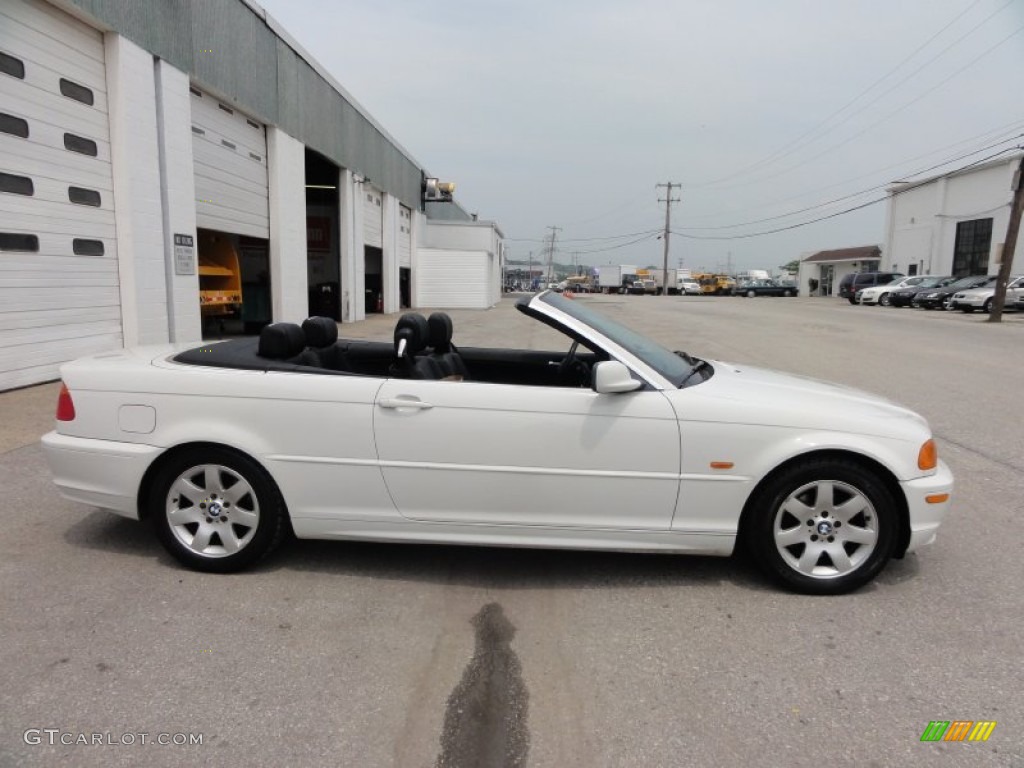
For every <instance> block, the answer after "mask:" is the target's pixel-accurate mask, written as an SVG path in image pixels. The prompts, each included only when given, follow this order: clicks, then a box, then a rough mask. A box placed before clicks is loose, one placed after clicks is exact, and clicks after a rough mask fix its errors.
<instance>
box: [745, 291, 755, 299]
mask: <svg viewBox="0 0 1024 768" xmlns="http://www.w3.org/2000/svg"><path fill="white" fill-rule="evenodd" d="M755 296H757V291H747V298H748V299H752V298H754V297H755Z"/></svg>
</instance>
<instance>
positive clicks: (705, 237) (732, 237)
mask: <svg viewBox="0 0 1024 768" xmlns="http://www.w3.org/2000/svg"><path fill="white" fill-rule="evenodd" d="M1019 148H1020V147H1008V148H1006V149H1003V150H1000V151H999V152H996V153H994V154H991V155H989V156H988V157H983V158H981V159H980V160H976V161H975V162H973V163H970V164H968V165H965V166H964V167H963V168H958V169H956V171H950V173H957V172H959V171H966V170H968V169H969V168H973V167H974V166H976V165H980V164H981V163H984V162H987V161H989V160H991V159H993V158H995V157H998V156H999V155H1004V154H1006V153H1007V152H1012V151H1014V150H1016V149H1019ZM932 181H933V180H932V179H927V180H925V181H921V182H917V183H916V184H908V186H906V187H904V188H903V189H900V190H897V191H895V192H893V193H892V194H891V195H886V196H885V197H878V198H875V199H874V200H869V201H867V202H866V203H861V204H860V205H855V206H853V207H851V208H846V209H845V210H842V211H837V212H835V213H830V214H828V215H826V216H819V217H818V218H816V219H811V220H810V221H804V222H801V223H799V224H790V225H789V226H786V227H778V228H776V229H767V230H764V231H763V232H750V233H747V234H743V235H688V234H686V233H685V232H676V231H674V230H673V234H676V235H679V236H680V237H685V238H686V239H688V240H748V239H750V238H753V237H762V236H764V235H774V234H776V233H778V232H787V231H789V230H791V229H800V228H801V227H806V226H809V225H810V224H816V223H818V222H819V221H826V220H828V219H834V218H836V217H838V216H845V215H846V214H848V213H853V212H854V211H859V210H862V209H864V208H868V207H869V206H872V205H876V204H877V203H881V202H883V201H885V200H888V199H890V198H893V197H897V196H899V195H902V194H905V193H906V192H910V191H911V190H913V189H917V188H918V187H921V186H924V185H925V184H930V183H931V182H932Z"/></svg>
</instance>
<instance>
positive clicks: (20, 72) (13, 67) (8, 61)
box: [0, 51, 25, 80]
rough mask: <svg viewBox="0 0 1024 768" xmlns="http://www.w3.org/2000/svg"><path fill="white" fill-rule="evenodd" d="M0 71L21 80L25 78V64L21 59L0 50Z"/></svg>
mask: <svg viewBox="0 0 1024 768" xmlns="http://www.w3.org/2000/svg"><path fill="white" fill-rule="evenodd" d="M0 72H3V73H4V74H5V75H10V76H11V77H16V78H18V79H19V80H24V79H25V64H24V63H23V62H22V60H21V59H16V58H14V57H13V56H11V55H10V54H7V53H4V52H3V51H0Z"/></svg>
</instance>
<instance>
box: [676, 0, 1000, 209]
mask: <svg viewBox="0 0 1024 768" xmlns="http://www.w3.org/2000/svg"><path fill="white" fill-rule="evenodd" d="M981 2H982V0H974V2H973V3H971V5H969V6H968V7H967V8H965V9H964V10H963V11H961V12H960V13H958V14H957V15H956V16H955V17H953V19H952V20H950V21H949V22H947V23H946V25H945V26H944V27H942V29H940V30H939V31H938V32H936V33H935V34H933V35H932V36H931V37H929V38H928V39H927V40H925V41H924V42H923V43H921V45H919V46H918V47H917V48H915V49H914V50H913V52H911V53H910V55H908V56H907V57H906V58H904V59H903V60H902V61H900V63H899V64H897V65H896V66H895V67H892V68H891V69H890V70H888V71H887V72H886V73H885V74H884V75H882V76H881V77H880V78H878V79H877V80H875V81H874V82H873V83H872V84H871V85H869V86H868V87H867V88H865V89H864V90H862V91H861V92H860V93H858V94H857V95H856V96H854V97H853V98H852V99H850V100H849V101H848V102H846V103H845V104H844V105H843V106H842V107H840V108H839V109H837V110H835V111H834V112H832V113H831V114H829V115H828V117H826V118H824V119H823V120H821V121H820V122H819V123H817V124H816V125H815V126H814V127H812V128H810V129H808V130H807V131H805V132H804V133H802V134H800V135H799V136H797V137H796V138H795V139H793V140H792V141H790V142H789V143H788V144H785V145H783V146H782V147H780V148H779V149H777V150H775V151H774V152H773V153H771V154H770V155H768V156H766V157H764V158H762V159H761V160H759V161H757V162H755V163H753V164H751V165H748V166H745V167H743V168H741V169H740V170H738V171H736V172H734V173H731V174H729V175H728V176H723V177H721V178H719V179H716V180H713V181H708V182H703V183H701V184H697V185H694V186H690V187H687V189H695V188H698V187H699V188H703V187H709V186H714V185H716V184H719V183H721V182H723V181H729V180H731V179H734V178H736V177H738V176H741V175H745V174H746V173H748V172H750V171H752V170H756V169H757V168H761V167H763V166H765V165H768V164H770V163H772V162H774V161H775V160H778V159H781V158H783V157H787V156H789V155H791V154H793V152H795V151H796V150H797V149H799V146H798V145H800V142H801V141H802V140H803V139H805V138H807V137H808V136H811V135H812V134H814V133H815V132H816V131H817V130H818V129H819V128H821V127H823V126H825V125H827V124H828V123H829V122H831V121H832V119H833V118H835V117H838V116H839V115H841V114H842V113H843V112H845V111H846V110H847V109H848V108H849V107H851V106H853V105H854V104H856V103H857V102H858V101H859V100H860V99H861V98H862V97H864V96H866V95H867V94H868V93H870V92H871V91H872V90H873V89H874V88H875V87H876V86H878V85H879V84H881V83H882V82H884V81H885V80H887V79H888V78H889V77H890V76H892V75H893V74H894V73H896V72H897V71H899V69H900V68H901V67H902V66H903V65H904V64H906V63H908V62H909V61H911V60H912V59H913V58H914V57H915V56H917V54H918V53H920V52H921V51H922V50H924V49H925V48H926V47H928V46H929V45H930V44H931V43H932V41H934V40H935V39H936V38H938V37H939V36H940V35H941V34H942V33H943V32H945V31H946V30H947V29H949V28H950V27H951V26H953V25H954V24H955V23H956V22H958V21H959V20H960V19H961V18H963V17H964V16H965V15H966V14H967V13H969V12H970V11H972V10H974V8H975V7H976V6H977V5H978V4H979V3H981ZM1012 2H1013V0H1008V2H1007V3H1006V5H1003V6H1001V7H1000V8H999V9H998V10H997V11H995V12H994V13H992V14H990V15H989V16H987V17H986V18H985V19H984V20H983V21H982V22H981V23H980V24H978V25H976V26H975V27H972V28H971V29H970V30H969V31H968V32H967V33H965V34H964V35H962V36H961V37H959V38H957V39H956V40H955V41H954V42H953V43H952V44H951V45H950V46H947V47H946V48H944V49H943V50H941V51H940V52H939V53H938V54H937V55H936V56H934V57H932V58H931V59H929V61H928V62H926V64H927V63H930V62H932V61H934V60H935V59H936V58H938V57H939V56H941V55H942V54H944V53H945V52H946V51H948V50H949V49H950V48H951V47H952V46H953V45H956V44H957V43H959V42H960V41H961V40H963V39H964V38H965V37H967V36H968V35H971V34H973V32H974V31H975V30H976V29H977V28H978V27H980V26H981V25H982V24H984V23H986V22H987V21H988V20H989V19H990V18H992V16H994V15H995V14H996V13H1000V12H1001V11H1003V10H1004V9H1005V8H1006V7H1007V6H1008V5H1010V3H1012ZM920 69H921V68H918V69H917V70H914V72H912V73H911V75H909V76H908V77H907V78H904V80H901V81H900V83H902V82H905V81H906V80H907V79H908V78H909V77H912V76H913V75H914V74H917V72H919V71H920ZM897 85H899V83H897ZM890 90H891V89H890ZM885 93H889V91H886V92H885ZM882 95H885V94H882ZM878 98H881V97H878ZM877 100H878V99H877V98H876V99H875V100H874V101H877ZM870 103H874V102H870ZM833 130H835V126H833V127H832V128H829V129H828V130H827V131H825V133H823V134H822V136H825V135H827V134H828V133H830V132H831V131H833ZM818 138H820V137H818ZM816 140H817V139H814V141H816ZM806 143H811V142H806ZM787 150H788V151H787Z"/></svg>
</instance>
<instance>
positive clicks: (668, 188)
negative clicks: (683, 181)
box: [655, 181, 682, 296]
mask: <svg viewBox="0 0 1024 768" xmlns="http://www.w3.org/2000/svg"><path fill="white" fill-rule="evenodd" d="M679 186H681V185H680V184H677V183H675V182H672V181H668V182H665V183H664V184H656V185H655V187H656V188H660V187H665V199H664V200H662V199H661V198H658V202H659V203H661V202H664V203H665V231H664V233H663V234H662V238H663V239H664V240H665V259H664V262H663V263H662V267H661V295H662V296H668V295H669V292H668V235H669V230H670V229H671V220H672V203H678V202H679V201H680V200H681V199H682V198H679V197H675V198H674V197H672V187H679Z"/></svg>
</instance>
